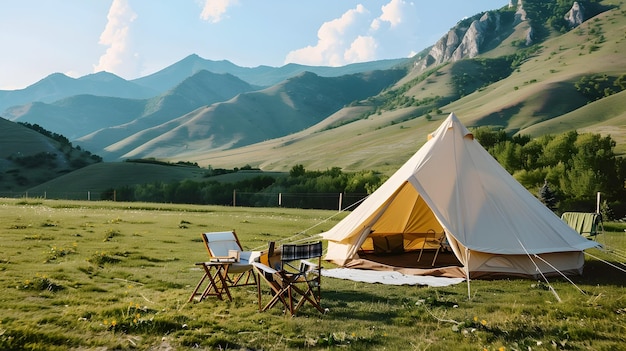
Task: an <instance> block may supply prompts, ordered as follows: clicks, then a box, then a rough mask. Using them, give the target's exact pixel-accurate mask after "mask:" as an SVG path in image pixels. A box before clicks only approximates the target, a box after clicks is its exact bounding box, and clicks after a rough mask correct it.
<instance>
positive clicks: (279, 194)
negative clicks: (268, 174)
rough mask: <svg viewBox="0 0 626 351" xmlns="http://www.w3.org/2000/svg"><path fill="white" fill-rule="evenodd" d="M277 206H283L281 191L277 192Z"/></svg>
mask: <svg viewBox="0 0 626 351" xmlns="http://www.w3.org/2000/svg"><path fill="white" fill-rule="evenodd" d="M278 207H283V193H278Z"/></svg>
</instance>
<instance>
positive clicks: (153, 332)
mask: <svg viewBox="0 0 626 351" xmlns="http://www.w3.org/2000/svg"><path fill="white" fill-rule="evenodd" d="M343 216H344V214H338V213H337V212H335V211H320V210H298V209H282V208H239V207H235V208H233V207H217V206H191V205H166V204H148V203H115V202H86V201H85V202H79V201H54V200H39V199H0V233H1V235H2V245H1V246H0V306H1V307H0V349H1V350H68V349H72V350H92V349H95V350H187V349H201V350H297V349H313V350H626V289H625V288H624V285H625V283H626V273H624V272H622V271H620V270H618V269H616V268H612V267H610V266H609V265H607V264H605V263H603V262H600V261H598V260H597V259H595V258H593V257H591V256H587V264H586V267H585V273H584V275H583V276H580V277H573V278H572V280H573V282H574V283H575V285H574V284H572V283H570V282H568V281H567V280H565V279H559V278H550V279H549V281H550V285H548V284H546V283H545V282H538V281H534V280H529V279H513V278H511V279H501V280H474V281H472V282H471V292H470V296H471V299H468V286H467V284H465V283H462V284H458V285H454V286H449V287H443V288H432V287H420V286H387V285H380V284H365V283H357V282H352V281H346V280H339V279H333V278H323V280H322V305H323V307H325V308H328V309H329V312H328V313H327V314H325V315H321V314H320V313H319V312H317V310H315V309H313V308H312V307H310V306H305V307H303V308H302V309H301V310H300V312H299V313H298V314H297V315H296V316H295V317H290V316H288V315H284V314H283V313H282V310H281V309H280V308H278V307H275V308H273V309H271V310H270V311H267V312H263V313H261V312H258V307H257V299H256V289H255V288H254V287H240V288H236V289H232V290H231V292H232V294H233V301H220V300H217V299H216V298H214V297H208V298H207V299H205V300H204V301H202V302H199V303H198V302H192V303H188V302H187V300H188V299H189V295H190V294H191V292H192V290H193V288H194V287H195V284H196V283H197V281H198V280H199V279H200V278H201V276H202V273H201V271H200V270H199V269H198V267H196V266H195V264H194V263H196V262H200V261H204V260H206V257H207V253H206V250H205V248H204V245H203V243H202V241H201V238H200V233H202V232H208V231H223V230H231V229H235V230H236V231H237V233H238V235H239V238H240V240H241V242H242V244H243V246H244V248H245V249H248V250H250V249H263V248H265V247H266V245H267V242H268V241H280V240H283V239H285V238H290V237H293V236H294V235H296V234H299V233H304V235H313V234H317V233H320V232H322V231H325V230H327V229H329V228H331V227H332V226H333V225H334V224H335V223H337V222H338V221H339V220H340V219H341V218H342V217H343ZM609 228H610V229H611V230H613V231H611V232H607V233H605V234H604V235H603V237H601V238H600V242H602V243H604V244H606V245H607V246H608V247H611V248H615V249H620V250H626V237H625V236H626V234H625V233H624V231H623V229H624V228H626V226H620V225H619V224H614V225H612V226H610V227H609ZM589 253H591V254H593V255H594V256H596V257H599V258H602V259H605V260H608V261H611V262H613V264H619V263H617V262H616V260H615V259H613V258H611V257H612V256H611V255H608V254H606V253H603V252H601V251H599V250H595V249H594V250H590V251H589ZM326 265H327V266H328V267H331V265H330V264H326ZM622 267H623V266H622ZM551 287H552V288H554V291H555V292H556V294H558V298H557V297H556V296H555V294H554V293H553V291H552V290H551ZM579 289H580V290H579Z"/></svg>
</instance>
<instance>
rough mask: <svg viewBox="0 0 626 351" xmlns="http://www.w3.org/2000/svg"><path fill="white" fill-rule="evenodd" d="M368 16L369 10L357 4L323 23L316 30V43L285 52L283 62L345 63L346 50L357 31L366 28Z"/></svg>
mask: <svg viewBox="0 0 626 351" xmlns="http://www.w3.org/2000/svg"><path fill="white" fill-rule="evenodd" d="M368 16H369V11H368V10H367V9H366V8H365V7H364V6H363V5H361V4H359V5H357V6H356V7H355V8H354V9H350V10H348V11H346V13H344V14H343V15H342V16H341V17H340V18H336V19H334V20H331V21H329V22H325V23H323V24H322V25H321V27H320V29H319V30H318V31H317V39H318V40H317V44H316V45H315V46H311V45H309V46H307V47H304V48H301V49H297V50H294V51H291V52H290V53H288V54H287V57H286V59H285V63H289V62H296V63H301V64H306V65H329V66H341V65H344V64H346V63H347V62H346V59H345V57H346V52H347V51H349V50H350V48H351V45H352V43H353V41H354V40H356V39H357V38H358V36H359V32H361V31H362V30H363V29H366V28H367V23H368V22H369V18H368ZM348 56H354V55H352V54H351V55H348Z"/></svg>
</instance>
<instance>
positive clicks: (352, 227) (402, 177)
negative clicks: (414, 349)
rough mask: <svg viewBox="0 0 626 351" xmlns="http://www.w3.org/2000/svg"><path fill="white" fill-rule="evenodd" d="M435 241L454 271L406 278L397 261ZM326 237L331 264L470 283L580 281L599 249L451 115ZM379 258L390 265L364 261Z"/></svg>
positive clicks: (428, 271) (441, 270)
mask: <svg viewBox="0 0 626 351" xmlns="http://www.w3.org/2000/svg"><path fill="white" fill-rule="evenodd" d="M439 235H441V236H442V238H443V239H444V241H445V242H446V243H447V245H449V247H450V248H451V250H452V252H453V254H454V256H456V259H457V260H458V261H457V262H458V264H457V265H456V267H447V268H446V267H443V268H442V267H436V268H433V269H430V267H426V268H428V269H420V268H411V269H409V268H407V267H406V266H404V267H403V265H402V263H400V261H397V262H395V263H394V261H393V260H392V259H391V258H393V256H398V257H400V256H402V255H406V253H407V252H411V251H412V252H417V251H420V250H422V248H423V247H424V246H426V248H428V246H427V245H424V244H425V240H427V239H429V240H432V239H434V238H436V237H437V236H439ZM322 237H323V238H324V239H326V240H328V250H327V254H326V256H325V259H326V260H329V261H331V262H334V263H336V264H338V265H340V266H344V267H352V268H376V267H377V268H380V269H392V270H397V271H401V272H403V273H408V274H418V275H419V274H424V275H426V274H428V275H442V276H458V277H466V278H474V277H484V276H492V275H523V276H533V277H535V276H538V275H540V274H545V275H550V274H558V272H561V273H565V274H580V273H582V268H583V265H584V253H583V250H585V249H588V248H591V247H595V246H598V244H597V243H596V242H594V241H591V240H588V239H585V238H583V237H582V236H580V235H578V233H576V231H574V230H573V229H572V228H571V227H569V226H568V225H567V224H566V223H564V222H563V221H562V220H561V219H560V218H559V217H557V216H556V215H555V214H554V213H552V211H550V210H549V209H548V208H547V207H545V206H544V205H543V204H542V203H541V202H540V201H539V200H537V199H536V198H535V197H534V196H533V195H532V194H531V193H530V192H528V191H527V190H526V189H525V188H524V187H523V186H522V185H521V184H519V183H518V182H517V181H516V180H515V179H514V178H513V177H512V176H511V175H510V174H509V173H508V172H507V171H506V170H505V169H504V168H502V167H501V166H500V164H498V162H497V161H496V160H495V159H494V158H493V157H492V156H491V155H490V154H489V153H488V152H487V151H486V150H485V149H484V148H483V147H482V146H481V145H480V144H479V143H478V142H477V141H476V140H474V138H473V135H472V134H471V133H470V132H469V130H468V129H467V128H466V127H465V126H464V125H463V124H462V123H461V122H460V121H459V119H458V118H457V117H456V116H455V115H454V114H450V115H449V116H448V117H447V118H446V119H445V120H444V121H443V123H442V124H441V125H440V126H439V128H438V129H437V130H436V131H435V132H433V133H432V134H430V135H429V140H428V141H427V142H426V143H425V144H424V145H423V146H422V147H421V148H420V149H419V150H418V151H417V153H415V155H414V156H413V157H411V158H410V159H409V160H408V161H407V162H406V163H405V164H404V165H403V166H402V167H401V168H400V169H399V170H398V171H397V172H396V173H395V174H393V175H392V176H391V177H390V178H389V179H388V180H387V181H386V182H385V183H384V184H383V185H381V186H380V188H378V189H377V190H376V191H375V192H374V193H372V194H371V195H370V196H369V197H368V198H367V199H366V200H365V201H363V202H362V203H361V204H360V205H359V206H358V207H357V208H356V209H355V210H354V211H352V212H351V213H350V214H349V215H348V216H346V217H345V218H344V219H343V220H341V221H340V222H339V223H337V224H336V225H335V226H334V227H333V228H331V229H330V230H329V231H328V232H325V233H323V234H322ZM435 244H436V245H439V244H438V243H437V242H436V241H435ZM436 247H437V246H436ZM436 247H433V248H436ZM377 254H380V256H385V257H386V259H387V261H386V262H387V263H384V264H383V263H377V262H374V261H372V260H369V259H367V257H373V256H375V255H377ZM366 256H367V257H366ZM413 257H415V255H414V256H413ZM390 262H391V263H390ZM425 262H428V263H427V264H426V265H427V266H430V262H429V261H425ZM422 268H423V267H422Z"/></svg>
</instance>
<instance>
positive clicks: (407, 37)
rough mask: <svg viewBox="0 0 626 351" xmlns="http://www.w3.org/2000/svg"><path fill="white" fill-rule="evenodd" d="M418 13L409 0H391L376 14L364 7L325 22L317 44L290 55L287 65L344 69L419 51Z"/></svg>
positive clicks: (318, 35) (288, 55)
mask: <svg viewBox="0 0 626 351" xmlns="http://www.w3.org/2000/svg"><path fill="white" fill-rule="evenodd" d="M418 17H419V16H418V11H417V8H416V6H415V4H414V3H413V2H411V1H408V0H389V2H388V3H386V4H384V5H382V6H381V7H380V8H379V11H378V12H377V13H375V14H373V13H371V11H370V10H368V9H366V8H365V7H364V6H363V5H360V4H359V5H357V6H356V7H355V8H352V9H350V10H348V11H346V12H345V13H344V14H343V15H342V16H341V17H340V18H336V19H334V20H331V21H329V22H325V23H323V24H322V25H321V26H320V28H319V30H318V32H317V39H318V40H317V43H315V44H314V45H309V46H306V47H304V48H300V49H297V50H293V51H291V52H289V53H288V54H287V56H286V58H285V63H290V62H293V63H300V64H306V65H326V66H342V65H346V64H350V63H355V62H363V61H373V60H378V59H381V58H393V57H405V56H407V55H408V53H410V52H414V51H416V50H417V49H421V48H418V47H415V45H416V43H417V40H416V39H417V35H418V33H417V28H418V26H417V24H418V22H419V21H418Z"/></svg>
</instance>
